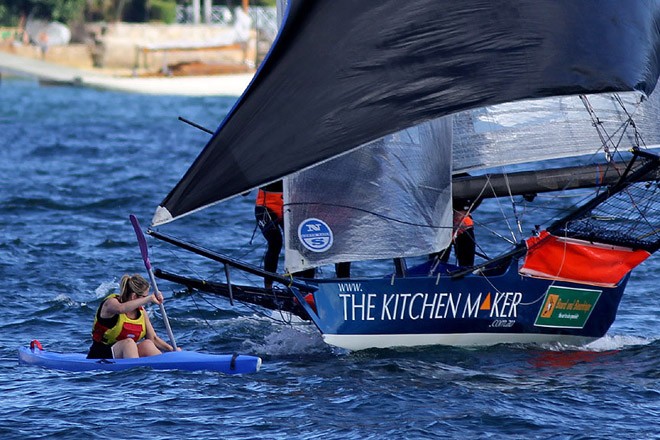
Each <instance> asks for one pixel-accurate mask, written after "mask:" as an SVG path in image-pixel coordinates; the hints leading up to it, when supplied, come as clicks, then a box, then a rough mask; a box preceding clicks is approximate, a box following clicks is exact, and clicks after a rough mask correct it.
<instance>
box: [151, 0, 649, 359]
mask: <svg viewBox="0 0 660 440" xmlns="http://www.w3.org/2000/svg"><path fill="white" fill-rule="evenodd" d="M567 17H580V19H579V20H574V21H571V20H567ZM659 23H660V2H659V1H652V2H644V3H635V4H625V5H624V4H621V3H617V2H612V3H607V4H603V3H602V2H596V1H584V2H577V3H576V2H573V1H570V0H562V1H542V2H538V1H525V0H518V1H513V2H511V1H502V2H499V1H494V2H493V1H491V2H483V1H480V0H471V1H465V2H451V1H437V0H411V1H408V2H403V3H402V2H399V1H395V0H385V1H382V2H380V3H379V6H378V7H374V6H373V5H371V4H369V2H350V3H349V2H331V1H316V2H310V1H305V0H294V1H291V2H290V4H289V8H288V11H287V16H286V19H285V21H284V24H283V26H282V28H281V30H280V33H279V35H278V38H277V40H276V42H275V44H274V46H273V48H272V49H271V52H270V53H269V55H268V57H267V58H266V59H265V60H264V62H263V64H262V66H261V67H260V69H259V71H258V72H257V74H256V76H255V79H254V81H253V82H252V83H251V84H250V86H249V87H248V89H247V90H246V91H245V93H244V94H243V96H242V97H241V98H240V99H239V101H238V102H237V103H236V105H235V106H234V108H233V109H232V110H231V112H230V113H229V114H228V115H227V117H226V118H225V120H224V121H223V122H222V123H221V125H220V127H219V128H218V130H216V131H215V132H214V134H213V135H212V137H211V139H210V141H209V142H208V144H207V145H206V147H205V148H204V149H203V150H202V152H201V153H200V155H199V156H198V157H197V159H196V160H195V162H194V163H193V164H192V165H191V167H190V168H189V170H188V171H187V172H186V174H185V175H184V176H183V178H182V179H181V181H180V182H179V183H178V184H177V185H176V186H175V187H174V188H173V189H172V190H171V192H170V193H169V194H168V195H167V197H166V198H165V199H164V200H163V202H162V203H161V205H160V206H159V207H158V209H157V210H156V213H155V216H154V218H153V221H152V223H153V226H154V227H155V226H159V225H164V224H166V223H168V222H170V221H173V220H175V219H177V218H179V217H181V216H184V215H188V214H190V213H192V212H194V211H198V210H201V209H203V208H205V207H208V206H211V205H213V204H215V203H218V202H221V201H225V200H226V199H228V198H231V197H234V196H236V195H238V194H242V193H244V192H246V191H249V190H251V189H255V188H257V187H260V186H262V185H264V184H267V183H271V182H274V181H276V180H279V179H283V180H284V204H285V209H284V243H285V270H286V272H287V275H281V274H280V275H278V274H274V273H268V272H265V271H263V270H262V269H261V268H260V267H257V266H255V265H253V264H249V263H246V262H245V261H240V260H238V259H235V258H232V257H230V256H226V255H222V254H220V253H217V252H215V251H213V250H209V249H206V248H204V247H202V246H200V245H197V244H193V243H189V242H187V241H185V240H182V239H179V238H175V237H172V236H170V235H169V234H166V233H164V232H162V231H160V230H159V231H156V230H152V231H151V232H150V233H151V235H152V236H154V237H155V238H158V239H161V240H164V241H166V242H168V243H171V244H174V245H176V246H179V247H181V248H183V249H186V250H189V251H191V252H194V253H197V254H199V255H202V256H204V257H207V258H210V259H212V260H214V261H217V262H219V263H221V264H223V265H224V267H225V271H224V274H225V281H224V282H223V283H222V282H221V283H210V282H208V281H209V280H206V279H203V277H199V276H198V277H191V276H186V275H181V274H174V273H172V272H171V271H166V270H161V271H160V272H159V276H162V277H163V278H167V279H170V280H173V281H176V282H179V283H181V284H183V285H186V286H188V287H189V288H191V289H199V290H204V291H209V292H213V293H218V294H220V295H222V296H226V297H227V298H229V299H230V300H231V301H233V300H234V299H235V300H237V301H245V302H249V303H253V304H258V305H260V306H262V307H266V308H269V309H275V310H283V311H288V312H291V313H293V314H296V315H298V316H301V317H303V318H304V319H308V320H310V321H311V322H312V323H313V324H314V325H315V326H316V327H317V328H318V330H319V331H320V332H321V334H322V335H323V338H324V340H325V341H326V342H327V343H329V344H332V345H336V346H339V347H344V348H348V349H356V350H357V349H364V348H370V347H393V346H417V345H429V344H448V345H460V346H474V345H490V344H498V343H545V342H560V343H569V344H583V343H586V342H590V341H593V340H595V339H597V338H600V337H602V336H604V335H605V334H606V332H607V331H608V329H609V328H610V326H611V324H612V323H613V321H614V319H615V317H616V313H617V309H618V306H619V303H620V301H621V297H622V295H623V292H624V289H625V287H626V284H627V282H628V279H629V277H630V272H631V271H632V270H633V269H634V268H635V267H636V266H638V265H639V264H641V263H642V262H643V261H644V260H645V259H647V258H648V257H649V256H650V255H651V254H653V253H654V252H656V251H657V249H658V247H660V233H659V231H660V214H659V211H658V207H659V206H660V205H659V202H660V199H659V197H660V190H659V188H658V183H657V180H658V167H659V164H660V160H659V159H658V157H657V156H656V155H655V154H653V153H652V148H655V147H657V146H658V145H660V126H659V125H658V114H659V110H660V98H658V97H657V93H655V94H654V93H653V90H654V88H655V86H656V84H657V81H658V74H659V72H658V68H659V66H660V35H659V34H658V29H660V26H659V25H658V24H659ZM604 36H606V38H604ZM631 48H634V49H631ZM319 54H323V55H322V56H319ZM573 158H578V159H573ZM558 160H564V161H571V162H570V164H571V168H570V169H566V163H567V162H564V163H560V164H558V163H557V161H558ZM573 161H574V162H575V163H573ZM552 164H554V165H555V166H554V167H552ZM468 173H469V175H468ZM587 188H593V189H594V191H593V193H591V194H590V195H588V196H585V195H584V194H583V193H582V192H580V193H576V192H575V190H580V191H584V190H585V189H587ZM571 191H572V192H571ZM459 199H460V200H461V201H462V202H463V203H464V204H466V205H467V213H468V214H474V217H475V228H481V229H482V230H484V231H489V232H492V233H493V236H495V237H499V238H501V239H503V240H504V242H505V243H506V244H505V246H506V249H504V250H503V251H500V254H499V255H497V254H495V255H497V256H489V255H488V254H489V253H490V252H491V251H488V250H485V251H481V250H480V252H479V255H478V256H477V257H478V260H477V261H476V263H475V264H470V265H468V266H458V265H454V264H449V263H448V262H443V261H440V260H439V259H437V258H433V259H429V258H427V256H428V255H433V254H435V253H438V252H441V251H443V250H444V249H446V248H447V247H448V246H449V245H450V244H451V243H452V239H453V221H452V220H453V217H454V209H453V205H454V203H455V201H456V200H459ZM491 201H493V203H497V208H498V209H497V211H499V212H501V213H502V216H501V217H502V218H501V219H500V220H498V223H499V225H500V226H497V227H496V226H494V225H495V219H494V218H492V217H493V215H492V213H493V212H496V210H495V209H493V210H490V211H486V210H485V209H484V208H479V210H476V211H475V209H476V207H477V206H480V204H481V206H485V205H487V204H488V203H490V202H491ZM505 203H506V204H507V205H509V206H508V207H507V208H504V207H503V205H504V204H505ZM480 212H484V219H482V220H479V213H480ZM246 220H248V219H246ZM498 228H499V229H498ZM503 228H506V231H505V232H502V229H503ZM373 260H377V261H379V262H383V261H391V262H392V265H391V269H389V270H385V271H382V272H381V273H375V272H374V273H370V274H369V275H368V276H359V277H355V276H354V277H351V278H349V279H336V278H326V279H302V278H296V277H291V276H290V275H288V274H292V273H299V272H300V271H303V270H306V269H310V268H317V267H323V266H326V265H332V264H335V263H340V262H353V263H358V262H365V261H373ZM230 269H231V270H234V271H235V270H240V271H242V272H246V273H248V274H251V275H253V276H257V277H270V278H273V279H274V280H275V282H276V283H278V284H279V286H281V287H279V288H278V289H273V290H269V289H262V288H257V287H254V286H235V285H233V284H232V282H231V277H230Z"/></svg>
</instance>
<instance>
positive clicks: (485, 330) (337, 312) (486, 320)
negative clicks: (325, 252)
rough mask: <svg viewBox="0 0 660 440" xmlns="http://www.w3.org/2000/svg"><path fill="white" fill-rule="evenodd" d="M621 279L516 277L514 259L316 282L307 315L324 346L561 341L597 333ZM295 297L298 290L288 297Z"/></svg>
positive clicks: (614, 305) (608, 320) (612, 312)
mask: <svg viewBox="0 0 660 440" xmlns="http://www.w3.org/2000/svg"><path fill="white" fill-rule="evenodd" d="M627 281H628V276H626V277H625V278H624V279H623V280H621V282H620V283H618V285H617V286H616V287H601V286H595V285H586V284H576V283H570V282H563V281H552V280H546V279H538V278H532V277H528V276H521V275H519V274H518V270H517V261H514V262H513V264H511V265H510V266H509V267H508V268H507V269H506V270H505V271H503V272H502V273H500V274H496V275H488V276H483V275H474V274H470V275H467V276H465V277H463V278H458V279H452V278H451V277H449V276H441V277H436V276H432V277H429V276H414V275H410V274H409V275H408V276H407V277H405V278H396V277H392V278H386V279H351V280H350V281H347V280H328V281H324V280H318V288H319V289H318V291H316V292H315V293H314V294H313V295H314V306H315V309H316V310H314V309H313V308H312V307H310V306H309V305H308V304H305V303H303V304H304V306H305V308H306V310H307V312H308V313H309V315H310V316H311V318H312V320H313V321H314V323H315V324H316V326H317V327H318V328H319V330H320V331H321V333H322V334H323V337H324V339H325V341H326V342H327V343H329V344H332V345H336V346H339V347H343V348H347V349H351V350H360V349H365V348H370V347H393V346H417V345H433V344H443V345H459V346H477V345H492V344H498V343H545V342H561V343H570V344H583V343H587V342H590V341H593V340H595V339H597V338H600V337H602V336H604V335H605V333H606V332H607V330H608V329H609V328H610V326H611V325H612V323H613V322H614V319H615V317H616V312H617V309H618V306H619V302H620V301H621V297H622V295H623V291H624V288H625V285H626V283H627ZM295 294H296V295H298V296H300V298H302V296H301V295H300V293H299V292H295Z"/></svg>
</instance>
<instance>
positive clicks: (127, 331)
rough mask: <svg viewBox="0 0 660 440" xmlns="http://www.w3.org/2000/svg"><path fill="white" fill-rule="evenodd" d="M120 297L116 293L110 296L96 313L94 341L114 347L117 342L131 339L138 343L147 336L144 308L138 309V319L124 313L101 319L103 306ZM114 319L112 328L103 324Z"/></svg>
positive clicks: (93, 332) (93, 329)
mask: <svg viewBox="0 0 660 440" xmlns="http://www.w3.org/2000/svg"><path fill="white" fill-rule="evenodd" d="M118 296H119V295H117V294H116V293H113V294H111V295H108V296H107V297H106V298H105V299H104V300H103V302H102V303H101V305H100V306H99V308H98V310H97V311H96V316H95V317H94V325H93V326H92V339H93V340H94V341H96V342H102V343H104V344H107V345H112V344H114V343H115V342H117V341H121V340H122V339H129V338H130V339H133V340H134V341H135V342H138V341H139V340H140V339H142V338H144V337H145V336H146V334H147V325H146V322H145V319H144V309H143V308H142V307H140V308H139V309H138V317H137V318H135V319H131V318H129V317H128V316H126V315H125V314H123V313H120V314H118V315H116V316H114V317H112V318H108V319H102V318H101V308H102V307H103V304H105V302H106V301H107V300H109V299H110V298H116V297H118ZM113 319H116V321H115V323H114V325H112V326H111V327H108V326H106V325H104V324H102V323H101V320H104V321H106V322H107V321H112V320H113Z"/></svg>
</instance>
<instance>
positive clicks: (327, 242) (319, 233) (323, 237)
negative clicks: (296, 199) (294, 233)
mask: <svg viewBox="0 0 660 440" xmlns="http://www.w3.org/2000/svg"><path fill="white" fill-rule="evenodd" d="M298 238H299V239H300V242H301V243H302V244H303V246H305V247H306V248H307V249H309V250H310V251H312V252H325V251H327V250H328V249H330V246H332V230H331V229H330V226H328V225H327V224H326V223H325V222H324V221H323V220H319V219H317V218H308V219H307V220H305V221H303V222H302V223H300V226H298Z"/></svg>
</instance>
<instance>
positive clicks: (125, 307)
mask: <svg viewBox="0 0 660 440" xmlns="http://www.w3.org/2000/svg"><path fill="white" fill-rule="evenodd" d="M119 290H120V293H119V295H117V294H111V295H108V296H107V297H106V298H105V299H104V300H103V302H102V303H101V305H100V306H99V308H98V310H97V311H96V316H95V318H94V326H93V327H92V340H93V342H92V346H91V347H90V348H89V353H88V354H87V358H88V359H125V358H137V357H145V356H154V355H157V354H161V353H162V351H172V346H171V345H170V344H168V343H167V342H165V341H164V340H162V339H161V338H160V337H158V335H157V334H156V332H155V330H154V328H153V326H152V325H151V321H149V316H147V313H146V311H145V310H144V306H145V305H146V304H149V303H154V304H161V303H162V302H163V295H162V294H161V293H160V292H154V293H151V294H150V293H149V283H148V282H147V280H145V279H144V278H143V277H142V276H140V275H137V274H136V275H124V276H123V277H122V278H121V282H120V284H119ZM143 338H146V339H143Z"/></svg>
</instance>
